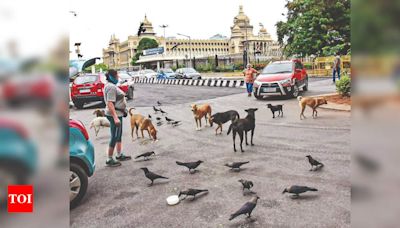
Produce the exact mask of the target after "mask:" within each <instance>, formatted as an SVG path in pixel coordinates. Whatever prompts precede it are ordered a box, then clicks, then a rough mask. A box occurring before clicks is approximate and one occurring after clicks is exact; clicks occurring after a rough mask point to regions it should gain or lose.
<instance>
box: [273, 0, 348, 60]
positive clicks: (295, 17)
mask: <svg viewBox="0 0 400 228" xmlns="http://www.w3.org/2000/svg"><path fill="white" fill-rule="evenodd" d="M286 8H287V10H288V13H287V16H286V17H287V18H286V22H284V21H279V22H278V23H276V27H277V35H278V41H279V43H280V44H281V45H282V46H283V47H284V50H283V51H284V54H285V55H288V56H293V55H298V56H305V55H317V56H329V55H334V54H336V53H339V54H340V55H346V54H349V53H350V46H351V45H350V0H288V1H287V3H286Z"/></svg>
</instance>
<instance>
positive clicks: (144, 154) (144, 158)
mask: <svg viewBox="0 0 400 228" xmlns="http://www.w3.org/2000/svg"><path fill="white" fill-rule="evenodd" d="M153 154H154V155H156V153H154V151H150V152H146V153H143V154H140V155H138V156H136V157H135V159H138V158H140V157H143V160H147V159H148V158H149V157H150V156H151V155H153Z"/></svg>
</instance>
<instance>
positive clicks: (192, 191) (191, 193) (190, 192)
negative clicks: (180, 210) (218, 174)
mask: <svg viewBox="0 0 400 228" xmlns="http://www.w3.org/2000/svg"><path fill="white" fill-rule="evenodd" d="M202 192H208V190H207V189H194V188H189V189H187V190H185V191H180V192H179V195H178V197H181V195H185V198H183V199H186V197H187V196H193V198H192V200H194V199H195V198H196V195H197V194H199V193H202Z"/></svg>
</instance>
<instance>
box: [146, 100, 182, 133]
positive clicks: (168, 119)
mask: <svg viewBox="0 0 400 228" xmlns="http://www.w3.org/2000/svg"><path fill="white" fill-rule="evenodd" d="M157 105H158V106H161V105H162V104H161V102H160V101H157ZM153 110H154V113H155V114H157V113H158V112H160V113H161V115H162V116H164V114H168V113H167V112H166V111H164V110H162V109H161V108H160V107H159V108H157V107H156V106H153ZM148 118H149V119H150V120H152V119H153V117H152V116H151V115H150V114H149V115H148ZM164 119H165V121H167V123H168V124H171V125H172V126H173V127H176V126H178V125H180V123H181V122H182V121H179V120H173V119H171V118H168V116H164ZM156 120H157V126H161V125H162V124H163V122H162V118H161V117H159V116H156Z"/></svg>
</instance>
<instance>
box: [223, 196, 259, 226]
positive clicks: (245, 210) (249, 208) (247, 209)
mask: <svg viewBox="0 0 400 228" xmlns="http://www.w3.org/2000/svg"><path fill="white" fill-rule="evenodd" d="M258 199H260V197H258V196H255V197H253V198H252V199H251V200H250V201H249V202H247V203H245V204H244V205H243V206H242V207H241V208H240V209H239V210H238V211H236V212H235V213H233V214H231V217H230V218H229V220H232V219H234V218H236V217H237V216H239V215H244V214H247V218H250V217H251V212H253V210H254V208H255V207H256V206H257V200H258Z"/></svg>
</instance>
